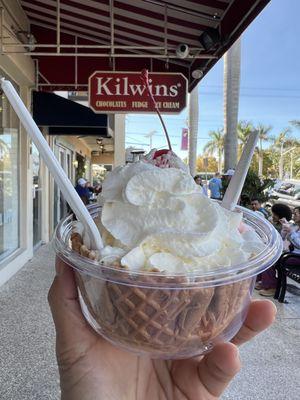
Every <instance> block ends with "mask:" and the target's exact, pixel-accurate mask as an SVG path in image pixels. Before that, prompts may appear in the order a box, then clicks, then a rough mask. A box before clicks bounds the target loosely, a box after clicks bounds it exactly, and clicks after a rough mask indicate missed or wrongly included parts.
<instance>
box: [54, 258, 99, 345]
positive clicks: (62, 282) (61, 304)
mask: <svg viewBox="0 0 300 400" xmlns="http://www.w3.org/2000/svg"><path fill="white" fill-rule="evenodd" d="M55 268H56V277H55V278H54V281H53V283H52V285H51V288H50V290H49V293H48V302H49V305H50V309H51V313H52V317H53V321H54V324H55V329H56V334H57V338H58V339H59V341H60V342H61V343H62V344H67V345H68V346H70V345H71V346H72V344H76V343H77V342H78V341H80V340H82V339H83V337H82V336H85V335H91V334H92V330H91V329H90V328H89V326H88V324H87V322H86V320H85V319H84V317H83V315H82V312H81V308H80V304H79V301H78V292H77V287H76V283H75V277H74V272H73V270H72V268H71V267H70V266H69V265H67V264H66V263H65V262H64V261H62V260H61V259H60V258H59V257H57V258H56V264H55Z"/></svg>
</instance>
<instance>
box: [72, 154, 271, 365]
mask: <svg viewBox="0 0 300 400" xmlns="http://www.w3.org/2000/svg"><path fill="white" fill-rule="evenodd" d="M154 155H155V152H152V154H150V155H148V156H147V157H146V158H145V159H144V160H141V161H139V162H137V163H133V164H127V165H125V166H123V167H119V168H116V169H115V170H114V171H112V172H111V173H109V174H108V176H107V178H106V179H105V181H104V182H103V190H102V196H103V206H102V210H101V216H100V218H99V220H98V226H99V229H100V232H101V236H102V238H103V241H104V244H105V246H104V248H103V249H102V250H101V251H100V252H98V251H94V250H91V249H90V247H89V240H88V238H87V237H86V235H85V233H84V231H83V229H82V227H81V224H80V223H78V222H76V223H74V222H73V224H72V231H71V232H70V236H69V237H70V238H71V243H72V248H73V250H74V251H76V252H78V253H79V254H80V255H81V256H79V257H77V259H76V261H74V254H73V256H70V257H68V260H66V261H67V262H69V263H70V264H71V265H72V266H73V267H74V268H75V269H76V270H77V272H76V279H77V284H78V289H79V294H80V299H81V304H82V309H83V312H84V314H85V316H86V318H87V320H88V321H89V322H90V324H91V325H92V326H93V327H94V328H95V329H96V330H97V331H98V332H99V333H101V334H102V335H103V336H104V337H106V338H107V339H108V340H110V341H112V342H113V343H115V344H117V345H119V346H121V347H124V348H126V349H128V350H131V351H135V352H137V353H139V354H150V355H151V356H152V357H162V358H179V357H189V356H192V355H196V354H201V353H203V352H205V351H207V350H208V349H209V348H210V347H211V346H213V345H214V344H215V343H217V342H218V341H220V340H228V339H229V338H231V337H232V336H233V335H234V333H235V332H236V331H237V330H238V329H239V327H240V325H241V323H242V321H243V316H244V314H245V312H246V308H247V305H248V303H249V300H250V295H251V292H252V289H253V283H254V280H255V274H256V273H257V272H255V273H253V270H255V267H254V266H255V265H256V266H257V268H258V265H259V267H261V262H260V261H259V259H261V257H262V254H264V253H265V252H266V247H267V243H266V242H265V240H264V238H263V237H262V236H260V235H259V234H258V233H257V232H256V231H255V229H254V228H253V227H251V226H250V225H248V224H247V223H246V224H244V225H243V226H242V219H243V213H242V212H231V211H228V210H226V209H224V208H222V207H221V205H220V204H219V203H217V202H215V201H212V200H210V199H208V198H207V197H206V196H204V195H203V193H202V192H201V188H200V187H199V186H198V185H196V184H195V182H194V180H193V178H192V177H191V175H190V174H189V173H188V172H187V169H186V166H185V165H184V164H183V163H182V161H181V160H180V159H179V158H177V157H176V156H175V155H174V154H173V153H172V152H165V153H163V154H160V155H159V156H158V157H161V158H160V159H159V160H157V159H156V156H157V154H156V156H154ZM163 159H164V160H163ZM158 165H159V166H158ZM162 166H163V167H162ZM248 213H249V214H252V212H251V211H248ZM253 218H254V216H253ZM255 218H256V217H255ZM258 219H259V220H260V223H261V224H264V225H265V224H267V223H266V222H264V221H263V220H262V219H261V218H258ZM268 225H269V224H268ZM241 226H242V229H241ZM270 229H272V228H271V227H270ZM74 251H73V253H74ZM72 257H73V258H72ZM264 257H265V256H264ZM270 257H274V251H273V253H272V255H269V259H270ZM75 258H76V257H75ZM78 259H80V261H78ZM87 259H89V261H88V263H89V264H90V271H89V272H88V269H85V268H84V267H83V268H82V267H81V266H82V265H83V264H84V263H85V262H87V261H86V260H87ZM257 263H258V264H257ZM75 264H76V265H75ZM249 265H250V266H251V265H252V273H250V272H249V268H248V269H247V268H246V266H249ZM245 268H246V269H245ZM255 271H256V270H255Z"/></svg>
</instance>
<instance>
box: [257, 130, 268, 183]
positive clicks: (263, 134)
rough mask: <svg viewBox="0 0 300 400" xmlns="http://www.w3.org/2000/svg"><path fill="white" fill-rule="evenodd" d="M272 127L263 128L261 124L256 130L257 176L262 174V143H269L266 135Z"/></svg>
mask: <svg viewBox="0 0 300 400" xmlns="http://www.w3.org/2000/svg"><path fill="white" fill-rule="evenodd" d="M271 129H272V126H264V125H263V124H258V126H257V128H256V130H257V131H258V175H259V176H262V174H263V160H264V158H263V148H262V145H263V142H267V141H269V137H268V134H269V132H270V130H271Z"/></svg>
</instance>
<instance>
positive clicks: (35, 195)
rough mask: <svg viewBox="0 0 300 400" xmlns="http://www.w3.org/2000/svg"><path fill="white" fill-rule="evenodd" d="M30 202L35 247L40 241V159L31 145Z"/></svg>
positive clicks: (37, 152)
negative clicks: (31, 203)
mask: <svg viewBox="0 0 300 400" xmlns="http://www.w3.org/2000/svg"><path fill="white" fill-rule="evenodd" d="M32 185H33V186H32V201H33V207H32V212H33V218H32V220H33V246H34V247H37V246H38V245H39V244H40V243H41V241H42V229H41V227H42V220H41V216H42V191H43V188H42V184H41V158H40V153H39V151H38V149H37V148H36V147H35V145H34V144H33V143H32Z"/></svg>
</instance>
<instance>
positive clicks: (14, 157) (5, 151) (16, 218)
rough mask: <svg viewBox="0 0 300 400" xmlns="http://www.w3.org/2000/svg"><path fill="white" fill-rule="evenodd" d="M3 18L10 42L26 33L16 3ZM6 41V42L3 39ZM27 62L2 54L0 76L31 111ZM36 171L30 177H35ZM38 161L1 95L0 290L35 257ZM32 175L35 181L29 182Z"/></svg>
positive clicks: (30, 63) (31, 65)
mask: <svg viewBox="0 0 300 400" xmlns="http://www.w3.org/2000/svg"><path fill="white" fill-rule="evenodd" d="M9 6H10V7H9V11H8V10H4V13H3V32H4V34H5V36H6V37H7V38H10V39H11V40H14V39H15V38H13V33H12V32H13V31H14V29H15V30H16V31H17V30H21V29H22V30H25V29H28V30H29V23H28V21H27V18H26V17H25V14H24V12H23V11H22V8H21V7H20V5H19V3H18V2H14V1H11V2H10V4H9ZM7 40H8V39H7ZM34 71H35V67H34V62H33V60H32V59H31V58H30V57H26V56H23V55H1V56H0V75H1V77H4V78H6V79H8V80H10V81H11V83H12V84H13V86H14V87H15V89H16V91H17V92H18V93H19V95H20V96H21V98H22V100H23V101H24V103H25V105H26V106H27V107H28V108H30V104H31V102H30V98H31V89H32V88H33V87H34V85H35V73H34ZM33 171H34V172H33ZM38 171H39V157H38V156H37V154H36V152H35V149H34V148H33V147H32V146H31V144H30V141H29V140H28V137H27V134H26V132H25V131H24V128H23V127H22V126H21V124H20V121H19V119H18V117H17V116H16V114H15V112H14V110H13V109H12V107H11V105H10V103H9V102H8V100H7V98H6V97H5V95H4V94H3V93H2V94H0V285H1V284H2V283H3V282H5V281H6V280H7V279H9V278H10V277H11V276H12V275H13V274H14V273H15V272H17V271H18V270H19V269H20V268H21V267H22V266H23V265H24V263H25V262H26V261H28V260H29V259H30V258H31V257H32V254H33V246H34V243H35V242H37V240H38V238H39V236H40V233H39V230H40V222H38V220H39V218H40V217H39V215H40V213H41V201H40V199H39V198H40V188H41V186H39V184H40V181H39V173H38ZM33 175H34V178H33Z"/></svg>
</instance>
